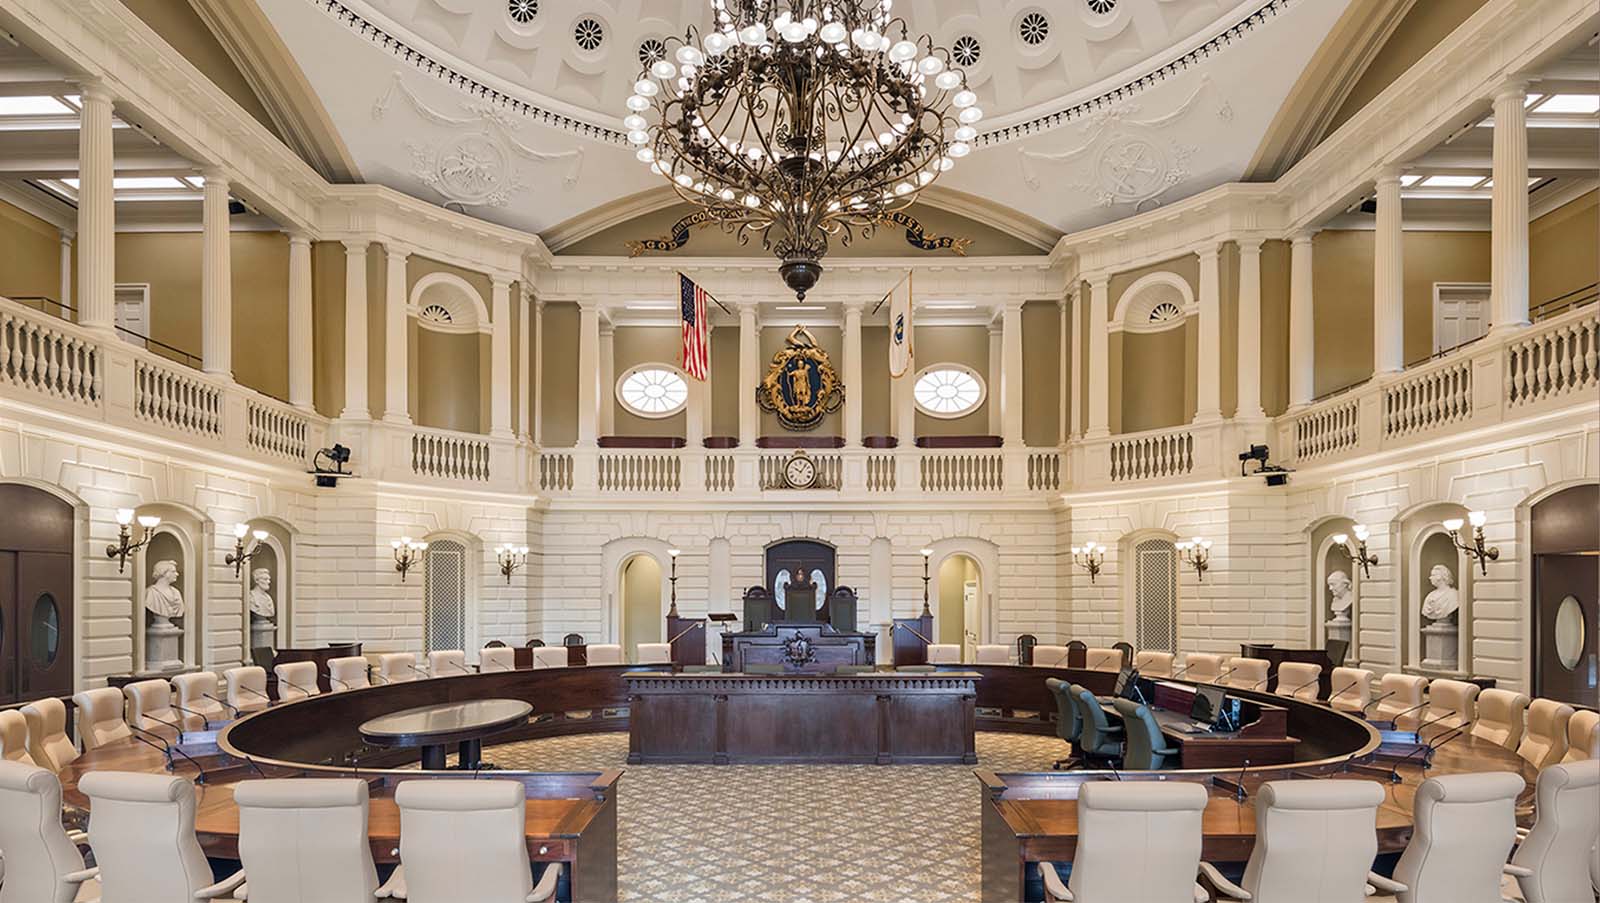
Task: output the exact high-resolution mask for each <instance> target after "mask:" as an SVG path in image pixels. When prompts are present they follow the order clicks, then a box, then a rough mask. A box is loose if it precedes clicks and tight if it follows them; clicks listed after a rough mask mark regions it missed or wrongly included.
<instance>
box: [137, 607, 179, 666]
mask: <svg viewBox="0 0 1600 903" xmlns="http://www.w3.org/2000/svg"><path fill="white" fill-rule="evenodd" d="M144 666H145V670H147V671H179V670H182V668H183V630H182V629H181V628H179V627H178V626H177V625H176V624H173V623H172V622H171V621H169V620H167V619H166V618H164V617H162V616H160V615H150V621H149V623H148V624H146V625H145V628H144Z"/></svg>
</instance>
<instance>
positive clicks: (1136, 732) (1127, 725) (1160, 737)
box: [1111, 699, 1178, 771]
mask: <svg viewBox="0 0 1600 903" xmlns="http://www.w3.org/2000/svg"><path fill="white" fill-rule="evenodd" d="M1111 704H1112V705H1113V706H1115V707H1116V709H1117V714H1118V715H1121V716H1122V726H1123V729H1124V730H1125V731H1126V732H1127V735H1128V751H1127V752H1126V753H1125V754H1123V757H1122V767H1123V768H1126V769H1128V770H1129V771H1154V770H1156V769H1158V768H1165V767H1167V758H1168V757H1169V756H1175V755H1177V754H1178V748H1177V747H1175V746H1172V745H1170V744H1168V743H1167V737H1166V735H1165V734H1163V733H1161V725H1159V724H1157V723H1156V717H1155V716H1154V715H1152V714H1150V709H1149V707H1148V706H1142V705H1140V704H1139V703H1137V702H1134V701H1133V700H1131V699H1117V700H1113V701H1112V703H1111Z"/></svg>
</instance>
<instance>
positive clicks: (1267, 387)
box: [1261, 241, 1289, 417]
mask: <svg viewBox="0 0 1600 903" xmlns="http://www.w3.org/2000/svg"><path fill="white" fill-rule="evenodd" d="M1288 406H1289V243H1288V242H1286V241H1269V242H1267V243H1265V244H1263V245H1262V246H1261V407H1262V408H1264V409H1265V410H1266V412H1267V416H1268V417H1276V416H1278V415H1279V414H1282V413H1283V412H1284V410H1285V409H1287V408H1288Z"/></svg>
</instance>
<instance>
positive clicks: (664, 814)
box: [485, 733, 1062, 903]
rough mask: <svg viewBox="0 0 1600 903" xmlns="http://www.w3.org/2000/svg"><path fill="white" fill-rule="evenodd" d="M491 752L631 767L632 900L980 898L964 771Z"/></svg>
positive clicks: (583, 744)
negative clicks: (639, 761)
mask: <svg viewBox="0 0 1600 903" xmlns="http://www.w3.org/2000/svg"><path fill="white" fill-rule="evenodd" d="M977 745H978V757H979V760H980V761H981V762H982V763H983V765H984V767H986V768H991V769H993V770H995V771H1039V770H1048V769H1049V768H1050V763H1051V762H1052V761H1054V760H1055V759H1056V758H1057V757H1058V756H1060V755H1061V754H1062V745H1061V741H1059V740H1057V739H1055V738H1054V737H1037V736H1029V735H1020V734H998V733H980V734H978V738H977ZM486 752H487V755H486V756H485V757H486V758H488V759H489V760H491V761H493V762H494V763H496V764H497V765H499V766H500V767H502V768H518V769H530V770H539V771H593V770H596V769H600V768H614V767H623V768H627V774H626V775H624V776H623V778H622V784H621V794H620V808H619V819H620V820H619V825H618V833H619V837H618V840H617V843H618V850H617V855H618V863H617V868H618V872H619V874H618V883H619V884H620V885H621V899H622V900H624V901H627V903H744V901H753V900H760V901H763V903H955V901H961V903H971V901H975V900H977V899H978V875H979V864H978V853H979V850H978V842H979V833H978V820H979V808H978V807H979V790H978V786H977V782H976V779H975V778H974V777H973V776H972V769H971V768H970V767H967V766H961V765H894V766H876V765H726V766H713V765H644V766H640V765H634V766H628V765H627V764H626V760H627V755H628V735H627V734H626V733H612V734H589V735H580V736H574V737H562V738H557V739H551V740H530V741H527V742H524V743H511V744H505V745H500V746H495V747H493V748H492V750H488V751H486ZM686 788H688V790H687V792H686ZM763 801H764V803H765V805H763V804H762V803H763Z"/></svg>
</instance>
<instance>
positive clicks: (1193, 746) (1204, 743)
mask: <svg viewBox="0 0 1600 903" xmlns="http://www.w3.org/2000/svg"><path fill="white" fill-rule="evenodd" d="M1140 683H1141V685H1142V686H1144V687H1146V688H1148V693H1149V699H1150V702H1151V707H1150V714H1151V715H1153V716H1155V719H1156V724H1158V725H1160V726H1161V733H1162V735H1163V736H1165V737H1166V738H1167V739H1168V740H1170V741H1172V742H1173V743H1175V744H1177V746H1178V750H1179V767H1180V768H1241V767H1243V766H1244V765H1245V764H1246V763H1249V764H1252V765H1283V764H1287V763H1289V762H1293V761H1294V760H1295V748H1296V747H1297V746H1298V745H1299V743H1300V741H1299V739H1298V738H1295V737H1291V736H1289V733H1288V727H1289V710H1288V709H1286V708H1284V707H1283V706H1280V705H1275V704H1273V703H1269V702H1263V701H1259V700H1255V699H1241V700H1240V706H1239V708H1240V713H1239V721H1240V727H1239V729H1238V730H1236V731H1216V730H1212V731H1200V732H1195V731H1189V730H1185V728H1187V727H1189V726H1190V725H1191V724H1192V723H1193V722H1192V720H1191V719H1190V718H1189V710H1190V707H1191V706H1192V705H1193V704H1194V689H1193V685H1191V684H1181V683H1177V682H1169V681H1164V680H1161V681H1141V682H1140Z"/></svg>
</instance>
